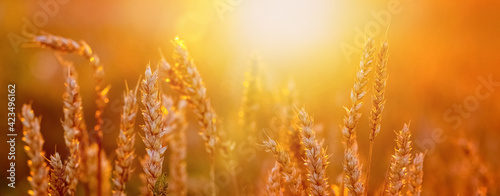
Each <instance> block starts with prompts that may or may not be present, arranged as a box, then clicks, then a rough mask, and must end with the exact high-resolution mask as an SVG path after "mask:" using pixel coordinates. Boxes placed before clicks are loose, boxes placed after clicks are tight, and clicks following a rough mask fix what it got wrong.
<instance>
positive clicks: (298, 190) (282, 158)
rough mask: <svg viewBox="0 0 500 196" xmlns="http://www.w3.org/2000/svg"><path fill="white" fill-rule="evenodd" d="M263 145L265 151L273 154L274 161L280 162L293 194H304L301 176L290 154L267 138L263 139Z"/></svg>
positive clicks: (301, 195)
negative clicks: (266, 139)
mask: <svg viewBox="0 0 500 196" xmlns="http://www.w3.org/2000/svg"><path fill="white" fill-rule="evenodd" d="M263 146H264V148H265V150H266V151H267V152H271V153H273V155H274V158H275V159H276V161H277V162H278V163H279V164H280V167H281V174H282V176H283V178H284V179H285V181H286V182H287V183H289V189H290V191H291V192H292V194H293V195H295V196H297V195H298V196H304V195H306V190H305V189H304V187H303V186H302V176H301V175H300V174H299V173H298V172H297V170H296V168H295V166H294V165H293V164H292V162H291V161H290V155H288V153H287V152H286V151H285V150H284V149H283V147H281V145H280V144H279V143H278V142H276V141H274V140H273V139H271V138H269V141H264V143H263Z"/></svg>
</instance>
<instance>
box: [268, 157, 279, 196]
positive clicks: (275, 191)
mask: <svg viewBox="0 0 500 196" xmlns="http://www.w3.org/2000/svg"><path fill="white" fill-rule="evenodd" d="M265 191H266V192H265V195H266V196H282V195H283V192H281V174H280V164H279V163H278V162H277V161H276V162H275V164H274V167H273V168H272V169H271V172H270V173H269V177H268V178H267V182H266V190H265Z"/></svg>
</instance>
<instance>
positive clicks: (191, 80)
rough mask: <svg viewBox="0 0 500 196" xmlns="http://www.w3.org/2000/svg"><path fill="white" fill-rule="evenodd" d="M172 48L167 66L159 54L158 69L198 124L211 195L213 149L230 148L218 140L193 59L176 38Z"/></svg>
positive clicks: (203, 87) (213, 112) (213, 191)
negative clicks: (186, 104) (207, 168)
mask: <svg viewBox="0 0 500 196" xmlns="http://www.w3.org/2000/svg"><path fill="white" fill-rule="evenodd" d="M172 43H173V45H174V47H175V50H174V55H173V58H174V62H175V64H174V65H173V66H172V65H170V64H169V63H168V62H167V61H166V60H165V58H164V57H163V56H162V59H161V62H160V69H161V72H162V73H163V75H165V81H166V82H168V83H169V84H170V87H172V89H174V90H175V91H177V92H178V93H179V94H180V95H181V97H182V98H183V99H185V100H186V101H187V102H188V104H189V105H190V107H191V108H192V110H193V112H194V114H195V115H196V118H197V119H198V123H199V125H200V128H201V129H200V135H201V137H202V139H203V141H204V142H205V149H206V150H207V152H208V153H209V156H210V158H211V164H210V181H211V189H212V193H211V195H215V192H216V190H215V189H216V187H215V155H214V154H215V151H216V146H220V147H221V148H220V149H221V150H222V151H221V152H223V153H224V154H226V153H227V151H224V150H225V149H231V146H230V144H231V143H229V142H219V136H218V133H217V130H218V129H217V123H218V122H217V116H216V114H215V111H214V109H213V108H212V106H211V104H210V100H209V99H208V96H207V93H206V88H205V85H204V83H203V80H202V78H201V76H200V74H199V72H198V69H197V68H196V65H195V64H194V60H193V59H192V57H191V56H190V55H189V52H188V50H187V47H186V43H185V42H184V41H183V40H181V39H179V38H178V37H177V38H175V40H173V41H172Z"/></svg>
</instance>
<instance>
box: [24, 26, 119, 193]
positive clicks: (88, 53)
mask: <svg viewBox="0 0 500 196" xmlns="http://www.w3.org/2000/svg"><path fill="white" fill-rule="evenodd" d="M33 42H34V43H35V44H36V45H38V46H39V47H42V48H48V49H51V50H54V51H58V52H65V53H76V54H78V55H80V56H83V57H84V58H85V59H87V60H88V61H89V62H90V65H91V67H92V69H93V70H94V74H93V76H94V80H95V81H96V85H95V92H96V97H97V98H96V101H95V103H96V106H97V107H96V108H97V109H96V111H95V118H96V121H97V124H96V126H94V130H95V133H96V142H97V144H98V145H99V153H97V154H98V155H100V154H101V151H102V126H103V124H104V121H103V119H102V115H103V113H104V108H105V107H106V104H107V103H108V101H109V100H108V96H107V93H108V91H109V88H110V86H107V87H104V68H103V66H102V65H101V63H100V59H99V56H97V54H95V53H94V52H93V51H92V49H91V48H90V46H89V45H88V44H87V43H86V42H85V41H83V40H82V41H80V42H76V41H74V40H72V39H69V38H64V37H61V36H56V35H50V34H47V35H39V36H35V37H34V38H33ZM83 144H86V141H84V142H83ZM82 158H83V161H85V159H86V157H85V156H83V157H82ZM100 159H101V157H100V156H98V162H101V160H100ZM86 167H87V166H83V167H82V168H84V169H85V168H86ZM101 173H102V171H101V167H100V166H99V165H98V166H97V179H98V181H99V183H98V184H97V189H98V192H99V193H100V191H99V190H101V183H100V182H101V180H102V179H101V175H102V174H101Z"/></svg>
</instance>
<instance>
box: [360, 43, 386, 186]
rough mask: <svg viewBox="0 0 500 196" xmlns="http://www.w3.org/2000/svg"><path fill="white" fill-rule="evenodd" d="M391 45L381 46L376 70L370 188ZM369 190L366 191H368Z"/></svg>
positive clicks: (369, 160)
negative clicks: (372, 162)
mask: <svg viewBox="0 0 500 196" xmlns="http://www.w3.org/2000/svg"><path fill="white" fill-rule="evenodd" d="M388 50H389V45H388V44H387V42H385V41H384V42H382V45H381V46H380V49H379V53H378V59H377V66H376V68H375V81H374V86H373V89H374V92H373V98H372V100H373V102H372V110H371V117H370V128H371V131H370V148H369V153H368V168H367V169H366V182H365V185H366V186H368V182H369V180H370V170H371V161H372V156H373V155H372V154H373V146H374V143H375V137H377V135H378V134H379V133H380V122H381V120H382V111H383V110H384V107H385V86H386V82H387V61H388V58H389V55H388ZM367 189H368V188H366V189H365V191H367Z"/></svg>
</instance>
